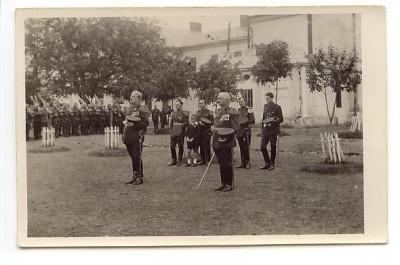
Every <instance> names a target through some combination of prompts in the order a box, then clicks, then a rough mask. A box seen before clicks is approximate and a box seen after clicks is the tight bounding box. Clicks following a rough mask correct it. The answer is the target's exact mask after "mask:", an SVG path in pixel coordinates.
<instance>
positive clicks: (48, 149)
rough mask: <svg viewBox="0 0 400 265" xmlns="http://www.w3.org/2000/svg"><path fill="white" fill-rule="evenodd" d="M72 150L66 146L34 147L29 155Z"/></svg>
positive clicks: (29, 150)
mask: <svg viewBox="0 0 400 265" xmlns="http://www.w3.org/2000/svg"><path fill="white" fill-rule="evenodd" d="M70 150H71V149H70V148H68V147H65V146H54V147H32V148H28V153H54V152H67V151H70Z"/></svg>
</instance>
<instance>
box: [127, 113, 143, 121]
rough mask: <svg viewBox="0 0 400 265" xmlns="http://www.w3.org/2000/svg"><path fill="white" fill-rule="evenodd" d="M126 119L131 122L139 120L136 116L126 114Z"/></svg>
mask: <svg viewBox="0 0 400 265" xmlns="http://www.w3.org/2000/svg"><path fill="white" fill-rule="evenodd" d="M126 119H127V120H128V121H132V122H135V121H141V119H140V118H139V117H138V116H133V115H129V116H126Z"/></svg>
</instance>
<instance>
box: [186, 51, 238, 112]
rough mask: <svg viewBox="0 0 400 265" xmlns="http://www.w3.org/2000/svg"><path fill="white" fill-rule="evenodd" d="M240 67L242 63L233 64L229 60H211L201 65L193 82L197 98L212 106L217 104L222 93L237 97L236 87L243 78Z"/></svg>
mask: <svg viewBox="0 0 400 265" xmlns="http://www.w3.org/2000/svg"><path fill="white" fill-rule="evenodd" d="M239 65H240V62H239V63H236V64H232V63H231V62H230V61H228V60H222V61H219V62H218V60H217V59H216V58H211V59H210V60H209V61H208V62H207V63H205V64H203V65H201V66H200V68H199V71H198V72H196V74H195V76H194V82H193V86H194V90H195V92H196V96H197V97H198V98H199V99H203V100H205V101H206V103H207V104H210V103H215V101H216V99H217V97H218V94H219V93H220V92H228V93H229V94H231V95H233V96H234V95H236V94H237V92H238V90H237V89H236V85H237V83H238V82H239V81H240V76H241V72H240V69H239Z"/></svg>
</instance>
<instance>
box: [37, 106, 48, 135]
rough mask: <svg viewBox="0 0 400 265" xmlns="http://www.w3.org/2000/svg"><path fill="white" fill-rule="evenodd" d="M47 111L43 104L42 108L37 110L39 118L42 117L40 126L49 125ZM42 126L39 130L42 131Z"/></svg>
mask: <svg viewBox="0 0 400 265" xmlns="http://www.w3.org/2000/svg"><path fill="white" fill-rule="evenodd" d="M47 112H48V111H47V106H43V107H42V109H41V110H39V114H40V118H41V119H42V128H45V127H47V126H49V124H48V122H49V117H48V113H47ZM42 128H41V129H40V132H41V131H42Z"/></svg>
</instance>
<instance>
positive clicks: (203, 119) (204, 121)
mask: <svg viewBox="0 0 400 265" xmlns="http://www.w3.org/2000/svg"><path fill="white" fill-rule="evenodd" d="M200 121H202V122H203V123H205V124H211V121H210V120H209V119H207V118H205V117H201V118H200Z"/></svg>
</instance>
